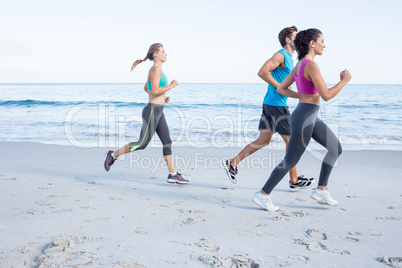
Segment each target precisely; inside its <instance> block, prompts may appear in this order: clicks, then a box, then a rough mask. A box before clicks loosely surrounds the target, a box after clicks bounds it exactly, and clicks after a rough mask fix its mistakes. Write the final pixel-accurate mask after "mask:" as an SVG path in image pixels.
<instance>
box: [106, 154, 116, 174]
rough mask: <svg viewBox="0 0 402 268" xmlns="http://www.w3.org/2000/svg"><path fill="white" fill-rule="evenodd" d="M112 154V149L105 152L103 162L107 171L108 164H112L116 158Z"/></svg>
mask: <svg viewBox="0 0 402 268" xmlns="http://www.w3.org/2000/svg"><path fill="white" fill-rule="evenodd" d="M112 154H113V151H107V152H106V159H105V164H104V166H105V169H106V171H109V169H110V166H111V165H113V163H114V161H115V160H116V158H114V157H113V155H112Z"/></svg>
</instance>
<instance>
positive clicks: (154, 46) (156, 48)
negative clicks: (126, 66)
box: [131, 43, 163, 71]
mask: <svg viewBox="0 0 402 268" xmlns="http://www.w3.org/2000/svg"><path fill="white" fill-rule="evenodd" d="M161 47H163V45H162V44H161V43H155V44H152V45H151V46H150V47H149V49H148V53H147V55H146V56H145V58H144V59H143V60H136V61H134V63H133V65H132V66H131V71H132V70H134V68H135V67H137V65H138V64H140V63H141V62H143V61H146V60H147V59H149V60H154V53H155V52H158V51H159V48H161Z"/></svg>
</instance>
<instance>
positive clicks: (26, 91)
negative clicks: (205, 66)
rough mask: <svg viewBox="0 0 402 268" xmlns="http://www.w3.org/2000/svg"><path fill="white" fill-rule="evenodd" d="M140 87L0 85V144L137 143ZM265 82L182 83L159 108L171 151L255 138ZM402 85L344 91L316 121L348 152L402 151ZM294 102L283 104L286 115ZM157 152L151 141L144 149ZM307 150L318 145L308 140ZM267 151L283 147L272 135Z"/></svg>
mask: <svg viewBox="0 0 402 268" xmlns="http://www.w3.org/2000/svg"><path fill="white" fill-rule="evenodd" d="M143 86H144V85H143V84H0V92H1V95H0V114H1V117H0V140H1V141H33V142H41V143H50V144H60V145H73V146H77V147H84V148H93V147H108V148H116V147H120V146H122V145H124V144H126V143H128V142H130V141H136V140H138V138H139V133H140V128H141V124H142V119H141V112H142V109H143V107H144V106H145V105H146V104H147V102H148V96H147V94H146V93H145V92H144V90H143ZM266 90H267V85H266V84H262V83H261V84H180V85H179V86H178V87H176V88H174V89H173V90H171V91H170V92H168V94H167V95H168V96H170V102H169V103H168V104H167V105H166V106H165V110H164V111H165V115H166V118H167V121H168V124H169V129H170V134H171V137H172V140H173V146H192V147H196V148H209V147H215V148H225V147H243V146H245V145H246V144H248V143H249V142H251V141H253V140H254V139H256V138H257V137H258V133H259V132H258V122H259V119H260V116H261V106H262V100H263V98H264V95H265V93H266ZM400 100H402V85H347V86H346V87H345V88H344V89H342V91H341V92H340V93H339V94H338V95H337V96H336V97H335V98H333V99H332V100H330V101H328V102H324V101H322V100H321V108H320V118H321V119H322V120H324V122H326V123H327V124H328V125H329V126H330V128H331V129H332V130H333V132H334V133H335V134H336V135H337V136H338V138H339V139H340V141H341V143H342V145H343V147H344V149H346V150H366V149H373V150H402V103H401V101H400ZM297 102H298V101H297V100H296V99H290V98H289V100H288V105H289V109H290V111H291V112H292V111H293V110H294V109H295V107H296V106H297ZM149 146H152V147H158V146H161V144H160V141H159V139H158V138H157V136H156V135H155V137H154V138H153V140H152V141H151V143H150V145H149ZM310 146H311V147H312V148H314V147H315V146H318V147H317V148H319V145H318V144H315V143H314V142H312V143H311V144H310ZM268 148H285V144H284V142H283V141H282V139H281V138H280V136H279V135H277V134H275V135H274V137H273V139H272V142H271V144H270V145H269V146H268Z"/></svg>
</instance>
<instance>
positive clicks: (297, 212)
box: [289, 210, 311, 217]
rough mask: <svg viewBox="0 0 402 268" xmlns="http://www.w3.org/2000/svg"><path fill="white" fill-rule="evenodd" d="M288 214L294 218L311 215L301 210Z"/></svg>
mask: <svg viewBox="0 0 402 268" xmlns="http://www.w3.org/2000/svg"><path fill="white" fill-rule="evenodd" d="M289 214H290V215H292V216H295V217H305V216H310V215H311V214H310V213H308V212H306V211H303V210H300V211H291V212H289Z"/></svg>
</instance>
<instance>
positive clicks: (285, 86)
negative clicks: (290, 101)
mask: <svg viewBox="0 0 402 268" xmlns="http://www.w3.org/2000/svg"><path fill="white" fill-rule="evenodd" d="M293 72H294V69H293V70H292V71H291V72H290V74H289V75H288V76H286V78H285V79H283V81H282V83H280V85H279V86H278V89H277V90H276V92H278V93H279V94H281V95H284V96H286V97H290V98H295V99H298V98H299V93H298V92H296V91H293V90H292V89H291V88H290V86H291V85H292V84H293V83H294V82H295V78H294V77H293Z"/></svg>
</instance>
